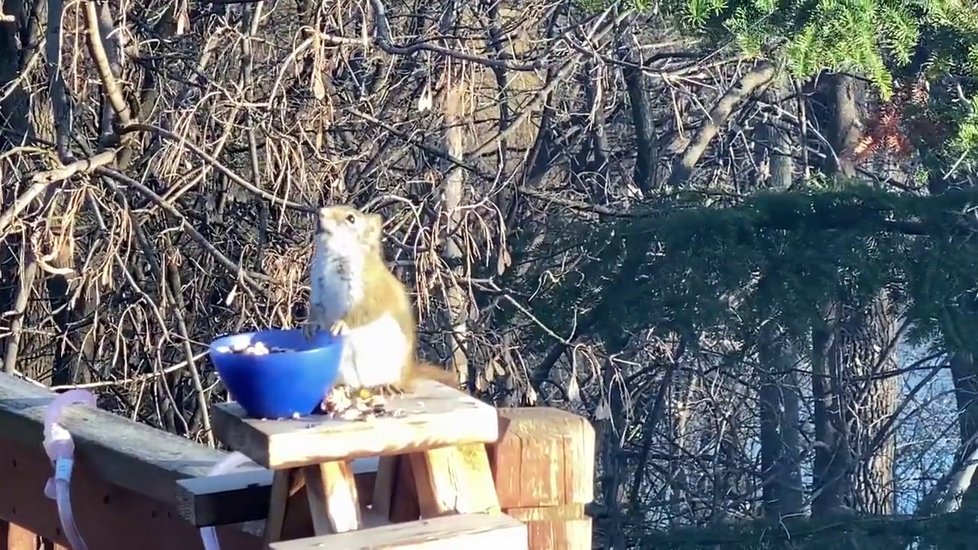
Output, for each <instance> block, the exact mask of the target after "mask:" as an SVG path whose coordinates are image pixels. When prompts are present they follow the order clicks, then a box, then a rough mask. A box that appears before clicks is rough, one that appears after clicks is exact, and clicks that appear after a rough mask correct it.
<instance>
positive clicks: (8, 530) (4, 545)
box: [0, 521, 63, 550]
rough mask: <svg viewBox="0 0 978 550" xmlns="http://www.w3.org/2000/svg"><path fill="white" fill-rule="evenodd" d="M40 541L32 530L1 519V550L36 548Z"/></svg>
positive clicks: (31, 549) (29, 549) (33, 549)
mask: <svg viewBox="0 0 978 550" xmlns="http://www.w3.org/2000/svg"><path fill="white" fill-rule="evenodd" d="M39 542H40V537H38V536H37V535H35V534H34V533H32V532H31V531H30V530H28V529H25V528H23V527H21V526H20V525H17V524H16V523H7V522H6V521H0V550H36V548H37V546H38V543H39ZM62 548H63V547H62Z"/></svg>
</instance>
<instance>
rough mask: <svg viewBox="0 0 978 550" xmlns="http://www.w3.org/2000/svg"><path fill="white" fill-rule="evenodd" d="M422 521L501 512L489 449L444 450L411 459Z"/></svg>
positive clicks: (475, 445)
mask: <svg viewBox="0 0 978 550" xmlns="http://www.w3.org/2000/svg"><path fill="white" fill-rule="evenodd" d="M409 460H410V461H411V473H412V474H413V476H414V487H415V490H416V491H417V497H418V506H419V508H420V512H421V517H422V518H431V517H437V516H441V515H445V514H479V513H486V512H499V499H498V497H497V496H496V487H495V485H494V484H493V479H492V470H491V469H490V467H489V457H488V456H487V455H486V447H485V445H481V444H473V445H465V446H461V447H444V448H441V449H432V450H430V451H425V452H423V453H414V454H412V455H410V458H409Z"/></svg>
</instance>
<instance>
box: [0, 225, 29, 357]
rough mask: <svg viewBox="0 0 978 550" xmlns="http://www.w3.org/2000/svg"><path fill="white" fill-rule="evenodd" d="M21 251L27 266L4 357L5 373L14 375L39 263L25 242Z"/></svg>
mask: <svg viewBox="0 0 978 550" xmlns="http://www.w3.org/2000/svg"><path fill="white" fill-rule="evenodd" d="M21 251H22V253H23V255H24V261H25V262H26V264H27V265H25V266H24V269H23V270H21V272H20V288H19V289H18V290H17V298H16V299H15V300H14V308H13V319H11V321H10V333H9V334H8V336H7V349H6V350H5V351H4V355H3V372H5V373H7V374H13V373H14V371H15V368H14V367H15V366H16V365H17V353H18V352H19V350H20V337H21V328H22V326H23V324H24V312H25V311H26V310H27V302H28V300H29V299H30V296H31V289H33V287H34V278H35V277H37V262H36V261H35V258H34V253H33V252H32V251H31V250H30V246H29V245H28V244H27V243H26V242H23V243H22V244H21Z"/></svg>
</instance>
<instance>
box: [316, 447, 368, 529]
mask: <svg viewBox="0 0 978 550" xmlns="http://www.w3.org/2000/svg"><path fill="white" fill-rule="evenodd" d="M302 473H303V475H304V476H305V478H306V490H307V491H308V492H307V496H308V498H309V511H310V513H311V514H312V526H313V531H314V532H315V534H316V536H320V535H328V534H330V533H344V532H346V531H355V530H357V529H359V528H360V526H361V525H362V522H363V520H362V518H361V517H360V502H359V498H358V496H357V486H356V482H355V480H354V477H353V469H352V468H351V467H350V462H349V461H347V460H338V461H335V462H325V463H323V464H317V465H315V466H304V467H303V468H302Z"/></svg>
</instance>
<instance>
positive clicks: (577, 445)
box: [489, 407, 595, 550]
mask: <svg viewBox="0 0 978 550" xmlns="http://www.w3.org/2000/svg"><path fill="white" fill-rule="evenodd" d="M499 419H500V420H499V421H500V425H499V433H500V438H499V442H498V443H496V444H491V445H489V458H490V462H491V464H492V470H493V478H494V479H495V482H496V492H497V494H498V495H499V504H500V507H501V508H502V511H503V512H505V513H506V514H509V515H510V516H512V517H514V518H516V519H518V520H520V521H522V522H524V523H526V524H527V527H528V531H529V547H530V548H531V549H532V550H590V548H591V519H590V518H589V517H587V516H586V515H585V514H584V506H585V505H586V504H588V503H589V502H591V501H592V500H593V499H594V442H595V441H594V428H593V427H592V426H591V424H590V422H588V421H587V419H585V418H583V417H581V416H578V415H575V414H572V413H569V412H566V411H562V410H559V409H554V408H550V407H535V408H518V409H516V408H514V409H499Z"/></svg>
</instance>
